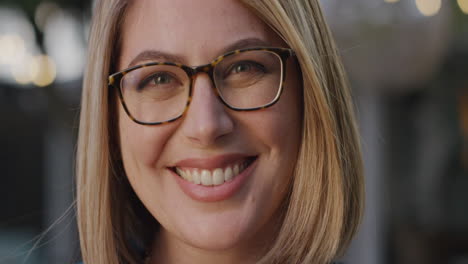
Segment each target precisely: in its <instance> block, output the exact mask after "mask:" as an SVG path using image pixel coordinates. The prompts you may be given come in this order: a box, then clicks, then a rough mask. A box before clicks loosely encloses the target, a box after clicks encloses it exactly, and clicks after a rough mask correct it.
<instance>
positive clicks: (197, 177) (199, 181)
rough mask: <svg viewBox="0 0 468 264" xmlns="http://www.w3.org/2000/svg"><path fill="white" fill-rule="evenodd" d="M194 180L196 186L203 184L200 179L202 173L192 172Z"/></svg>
mask: <svg viewBox="0 0 468 264" xmlns="http://www.w3.org/2000/svg"><path fill="white" fill-rule="evenodd" d="M192 179H193V181H192V182H193V183H195V184H201V179H200V173H199V172H198V171H197V170H195V171H193V172H192Z"/></svg>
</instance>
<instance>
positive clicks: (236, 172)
mask: <svg viewBox="0 0 468 264" xmlns="http://www.w3.org/2000/svg"><path fill="white" fill-rule="evenodd" d="M233 173H234V175H237V174H239V165H238V164H236V165H234V170H233Z"/></svg>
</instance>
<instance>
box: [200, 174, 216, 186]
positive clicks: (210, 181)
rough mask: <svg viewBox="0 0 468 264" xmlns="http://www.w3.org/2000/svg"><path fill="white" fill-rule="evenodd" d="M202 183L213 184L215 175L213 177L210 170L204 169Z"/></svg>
mask: <svg viewBox="0 0 468 264" xmlns="http://www.w3.org/2000/svg"><path fill="white" fill-rule="evenodd" d="M201 184H203V185H208V186H209V185H213V177H211V172H210V171H208V170H202V172H201Z"/></svg>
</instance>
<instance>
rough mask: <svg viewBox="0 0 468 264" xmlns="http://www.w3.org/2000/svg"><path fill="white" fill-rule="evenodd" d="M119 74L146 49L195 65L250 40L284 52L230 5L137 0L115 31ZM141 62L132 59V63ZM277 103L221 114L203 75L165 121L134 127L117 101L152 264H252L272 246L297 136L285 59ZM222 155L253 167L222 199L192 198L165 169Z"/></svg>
mask: <svg viewBox="0 0 468 264" xmlns="http://www.w3.org/2000/svg"><path fill="white" fill-rule="evenodd" d="M122 34H123V41H122V48H121V51H120V52H121V53H120V57H119V64H118V67H119V70H122V69H125V68H127V67H128V66H129V64H130V63H131V62H132V60H134V58H135V57H136V56H137V55H138V54H139V53H141V52H142V51H145V50H157V51H162V52H165V53H170V54H174V55H177V56H179V57H181V58H182V60H183V61H180V63H183V64H186V65H201V64H205V63H208V62H210V61H211V60H213V59H214V58H216V57H217V56H219V55H221V54H223V53H224V52H225V49H226V48H227V47H228V46H230V45H231V44H233V43H235V42H237V41H239V40H242V39H249V38H255V39H259V40H261V41H263V42H266V43H267V44H268V46H274V47H287V46H286V44H285V43H284V42H283V41H282V40H281V38H279V37H278V36H277V35H276V34H275V33H274V32H273V31H272V30H271V29H270V28H269V27H268V26H267V25H265V24H264V23H263V22H262V21H261V20H260V19H259V18H258V17H256V16H255V15H254V14H253V13H251V12H250V11H249V10H248V9H246V8H245V7H244V6H243V5H241V4H240V3H239V2H238V1H231V0H204V1H203V4H200V2H198V1H184V0H154V1H152V0H139V1H134V2H132V5H131V6H130V8H129V10H128V13H127V15H126V18H125V23H124V26H123V31H122ZM143 62H148V60H145V61H140V62H137V63H136V64H140V63H143ZM287 69H288V70H287V74H286V76H287V80H286V85H285V88H284V91H283V94H282V96H281V99H280V100H279V101H278V103H276V104H275V105H274V106H272V107H270V108H267V109H264V110H260V111H253V112H236V111H233V110H230V109H228V108H226V107H225V106H224V105H223V104H222V103H221V102H220V101H219V100H218V98H217V97H216V95H215V93H214V90H213V83H211V81H210V79H209V77H208V76H207V75H206V74H199V75H197V78H196V80H195V82H194V87H193V97H192V101H191V104H190V107H189V109H188V111H187V112H186V114H185V115H184V116H183V117H182V118H181V119H179V120H177V121H176V122H173V123H169V124H165V125H159V126H142V125H139V124H136V123H135V122H133V121H132V120H131V119H130V118H129V117H128V116H127V115H126V113H125V112H124V110H123V108H122V106H121V105H120V104H119V110H118V120H119V134H120V147H121V153H122V158H123V163H124V167H125V172H126V174H127V177H128V179H129V181H130V184H131V185H132V187H133V189H134V190H135V192H136V193H137V195H138V197H139V198H140V199H141V201H142V202H143V204H144V205H145V206H146V208H147V209H148V210H149V211H150V212H151V214H152V215H153V216H154V217H155V219H156V220H157V221H158V222H159V223H160V224H161V230H160V232H158V233H157V234H156V235H155V242H154V244H153V248H152V253H151V259H150V262H151V263H253V262H255V260H257V259H258V258H259V257H260V256H261V255H262V254H263V253H264V249H265V245H268V244H271V241H272V239H274V234H275V233H276V231H277V229H278V226H277V224H278V223H277V222H278V221H275V220H278V219H280V218H279V217H278V207H279V205H280V204H281V202H282V201H283V200H284V197H285V193H286V191H285V190H286V189H287V184H288V182H289V180H290V179H291V177H292V175H293V170H294V166H295V162H296V158H297V152H298V149H299V144H300V136H301V99H300V96H301V86H300V83H299V81H298V79H299V74H298V73H297V69H296V64H295V62H294V60H292V59H289V60H288V65H287ZM229 153H243V154H249V155H252V154H254V155H258V160H257V166H256V167H255V169H254V171H253V173H252V175H251V177H249V178H248V179H247V181H246V182H245V184H244V185H243V186H242V187H241V189H240V190H239V191H238V192H237V193H236V194H235V195H234V196H232V197H230V198H229V199H227V200H222V201H217V202H201V201H196V200H193V199H191V198H190V197H189V196H188V195H186V194H185V193H184V192H183V191H182V190H181V188H180V187H179V185H178V184H177V183H176V180H175V177H174V175H173V174H171V172H170V171H169V170H168V168H167V167H168V166H170V165H172V164H175V163H176V162H177V161H179V160H182V159H187V158H210V157H213V156H217V155H222V154H229Z"/></svg>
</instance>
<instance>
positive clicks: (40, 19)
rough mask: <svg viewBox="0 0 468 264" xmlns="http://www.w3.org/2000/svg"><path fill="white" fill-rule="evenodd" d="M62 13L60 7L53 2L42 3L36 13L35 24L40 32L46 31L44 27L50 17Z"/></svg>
mask: <svg viewBox="0 0 468 264" xmlns="http://www.w3.org/2000/svg"><path fill="white" fill-rule="evenodd" d="M58 11H60V7H59V6H58V5H57V4H55V3H53V2H41V3H40V4H39V5H38V6H37V8H36V11H35V12H34V23H36V26H37V28H38V29H39V30H41V31H44V27H45V25H46V23H47V20H48V19H49V17H50V16H51V15H52V14H54V13H55V12H58Z"/></svg>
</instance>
